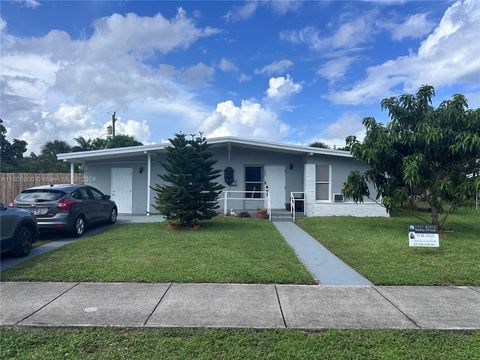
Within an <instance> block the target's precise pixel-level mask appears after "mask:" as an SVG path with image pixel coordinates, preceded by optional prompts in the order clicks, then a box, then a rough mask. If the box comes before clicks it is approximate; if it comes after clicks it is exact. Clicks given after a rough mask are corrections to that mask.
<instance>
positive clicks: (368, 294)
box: [0, 282, 480, 329]
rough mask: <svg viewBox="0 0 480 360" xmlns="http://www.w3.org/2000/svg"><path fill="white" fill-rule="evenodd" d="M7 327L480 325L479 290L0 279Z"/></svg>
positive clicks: (1, 313) (0, 312)
mask: <svg viewBox="0 0 480 360" xmlns="http://www.w3.org/2000/svg"><path fill="white" fill-rule="evenodd" d="M0 301H1V302H0V303H1V309H0V324H1V325H4V326H21V327H24V326H69V327H71V326H82V327H83V326H117V327H118V326H121V327H229V328H286V327H287V328H298V329H326V328H361V329H419V328H422V329H480V288H478V287H454V286H449V287H433V286H431V287H428V286H418V287H413V286H412V287H409V286H397V287H389V286H387V287H384V286H375V287H374V286H316V285H314V286H312V285H260V284H259V285H256V284H255V285H250V284H176V283H173V284H172V283H167V284H153V283H54V282H45V283H43V282H4V283H0Z"/></svg>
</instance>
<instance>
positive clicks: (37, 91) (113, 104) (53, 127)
mask: <svg viewBox="0 0 480 360" xmlns="http://www.w3.org/2000/svg"><path fill="white" fill-rule="evenodd" d="M3 28H5V25H3ZM215 33H218V30H215V29H212V28H208V27H207V28H199V27H197V26H196V25H195V23H194V21H193V20H192V19H190V18H188V17H187V15H186V14H185V12H184V11H183V10H182V9H179V11H178V13H177V15H176V16H174V17H173V18H172V19H167V18H165V17H163V16H162V15H161V14H157V15H155V16H152V17H148V16H146V17H141V16H138V15H135V14H127V15H118V14H114V15H112V16H110V17H105V18H102V19H99V20H97V21H95V23H94V29H93V33H92V35H91V36H90V37H86V38H83V39H80V40H73V39H71V38H70V36H69V35H68V34H67V33H66V32H64V31H58V30H53V31H50V32H49V33H48V34H47V35H45V36H42V37H36V38H20V37H16V36H13V35H11V34H8V33H4V32H2V72H1V97H0V101H1V107H2V118H3V119H4V120H5V121H6V123H7V126H8V127H9V129H10V134H9V135H10V136H12V137H17V138H22V139H25V140H26V141H27V142H28V143H29V151H38V150H39V147H40V145H41V144H43V143H45V142H46V141H48V140H52V139H63V140H66V141H69V142H70V143H71V142H72V141H73V137H77V136H80V135H83V136H98V135H99V134H101V133H102V132H104V122H105V120H106V116H105V114H106V112H107V111H113V110H116V111H118V112H119V114H121V116H120V118H121V119H123V118H124V119H127V120H125V122H124V121H123V120H121V121H120V122H119V128H120V129H123V130H122V131H125V132H126V133H129V134H133V135H135V136H138V137H139V138H140V139H141V140H142V141H145V142H148V138H147V137H148V136H149V134H150V130H149V129H148V126H147V123H145V120H147V119H148V120H151V122H150V125H151V126H152V124H153V126H155V127H157V129H162V131H163V129H168V130H170V129H171V128H172V126H183V127H184V128H185V129H187V128H188V129H190V128H191V127H196V126H197V125H198V124H199V123H200V121H201V119H202V118H203V117H204V116H205V114H206V113H207V111H206V109H205V106H204V105H203V104H201V103H199V102H198V101H197V100H196V98H195V94H194V93H190V91H189V90H188V88H186V87H184V85H182V82H179V81H177V80H179V79H181V80H182V81H183V82H188V83H189V84H200V83H202V82H205V81H208V80H209V79H210V78H211V76H213V72H214V69H213V68H211V67H209V66H207V65H205V64H203V63H198V64H196V65H193V66H191V67H188V68H184V69H180V70H176V69H175V68H174V67H173V66H169V65H168V64H163V65H162V66H158V67H152V66H149V65H147V64H146V62H144V61H145V60H146V59H147V58H148V57H149V56H151V54H152V52H160V53H168V52H170V51H173V50H179V49H184V48H186V47H188V46H190V45H191V44H192V43H193V42H194V41H196V40H198V39H200V38H202V37H205V36H209V35H212V34H215ZM192 112H193V113H194V114H193V113H192ZM145 114H146V115H145ZM107 119H108V118H107ZM122 124H123V125H122ZM174 130H180V129H178V128H174ZM154 134H156V132H155V133H154ZM156 135H157V136H158V134H156ZM164 135H165V134H164Z"/></svg>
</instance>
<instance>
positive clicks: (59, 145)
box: [42, 140, 72, 158]
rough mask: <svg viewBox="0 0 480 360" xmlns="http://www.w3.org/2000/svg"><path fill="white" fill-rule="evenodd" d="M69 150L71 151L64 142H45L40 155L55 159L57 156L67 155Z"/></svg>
mask: <svg viewBox="0 0 480 360" xmlns="http://www.w3.org/2000/svg"><path fill="white" fill-rule="evenodd" d="M71 150H72V149H71V147H70V145H68V144H67V143H66V142H65V141H63V140H52V141H48V142H46V143H45V145H43V146H42V155H44V156H48V157H51V158H56V157H57V154H61V153H68V152H70V151H71Z"/></svg>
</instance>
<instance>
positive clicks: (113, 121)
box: [112, 111, 117, 138]
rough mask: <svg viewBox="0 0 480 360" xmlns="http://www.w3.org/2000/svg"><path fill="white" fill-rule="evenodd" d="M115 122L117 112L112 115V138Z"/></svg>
mask: <svg viewBox="0 0 480 360" xmlns="http://www.w3.org/2000/svg"><path fill="white" fill-rule="evenodd" d="M116 122H117V112H116V111H114V112H113V115H112V137H113V138H114V137H115V123H116Z"/></svg>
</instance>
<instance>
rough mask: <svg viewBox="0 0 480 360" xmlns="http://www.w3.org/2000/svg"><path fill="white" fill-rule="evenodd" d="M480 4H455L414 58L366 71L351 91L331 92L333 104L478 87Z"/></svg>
mask: <svg viewBox="0 0 480 360" xmlns="http://www.w3.org/2000/svg"><path fill="white" fill-rule="evenodd" d="M479 22H480V2H478V1H475V0H466V1H458V2H456V3H454V4H453V5H451V6H450V7H449V8H448V9H447V10H446V12H445V14H444V15H443V17H442V19H441V21H440V24H439V25H438V26H437V27H436V28H435V30H434V31H433V32H432V33H431V34H430V35H429V36H428V37H427V38H426V39H425V40H424V41H423V42H422V43H421V45H420V47H419V49H418V51H417V52H416V53H414V54H410V55H406V56H401V57H398V58H397V59H394V60H389V61H386V62H385V63H383V64H380V65H376V66H372V67H370V68H368V69H367V77H366V78H365V79H364V80H361V81H358V82H357V83H355V84H354V85H353V87H352V88H350V89H348V90H343V91H332V92H331V93H330V94H329V95H328V98H329V99H330V100H331V101H332V102H334V103H341V104H353V105H356V104H361V103H366V102H371V101H377V100H378V99H380V98H384V97H386V96H390V95H393V94H395V93H397V89H398V87H402V88H403V89H402V90H401V91H408V92H412V91H415V90H416V89H417V88H418V87H419V86H420V85H422V84H431V85H434V86H436V87H441V86H445V85H451V84H462V83H463V84H474V85H478V84H479V83H480V57H479V56H478V54H480V42H479V41H478V33H479V32H478V30H479Z"/></svg>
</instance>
